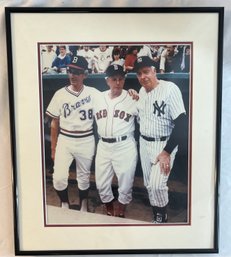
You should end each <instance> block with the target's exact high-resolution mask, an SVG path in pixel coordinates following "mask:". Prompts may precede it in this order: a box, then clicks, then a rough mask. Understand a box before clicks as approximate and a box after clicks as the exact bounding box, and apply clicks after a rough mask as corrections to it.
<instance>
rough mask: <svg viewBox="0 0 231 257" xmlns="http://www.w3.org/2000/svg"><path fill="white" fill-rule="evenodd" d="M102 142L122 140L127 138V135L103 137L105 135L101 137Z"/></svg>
mask: <svg viewBox="0 0 231 257" xmlns="http://www.w3.org/2000/svg"><path fill="white" fill-rule="evenodd" d="M101 139H102V141H103V142H107V143H116V142H120V141H124V140H126V139H127V136H122V137H115V138H105V137H101Z"/></svg>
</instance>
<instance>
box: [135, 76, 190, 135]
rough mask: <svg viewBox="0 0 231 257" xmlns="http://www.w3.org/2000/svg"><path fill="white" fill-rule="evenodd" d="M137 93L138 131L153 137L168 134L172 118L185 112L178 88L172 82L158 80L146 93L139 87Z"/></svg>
mask: <svg viewBox="0 0 231 257" xmlns="http://www.w3.org/2000/svg"><path fill="white" fill-rule="evenodd" d="M139 95H140V99H139V102H138V110H139V118H140V133H141V134H142V135H144V136H148V137H154V138H159V137H162V136H169V135H170V134H171V132H172V129H173V127H174V123H173V120H174V119H176V118H177V117H178V116H179V115H180V114H181V113H185V108H184V103H183V99H182V94H181V92H180V89H179V88H178V87H177V86H176V85H175V84H174V83H173V82H169V81H164V80H159V84H158V86H157V87H156V88H154V89H153V90H152V91H150V92H148V93H147V92H146V91H145V89H144V88H143V87H141V89H140V92H139Z"/></svg>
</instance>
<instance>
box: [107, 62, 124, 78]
mask: <svg viewBox="0 0 231 257" xmlns="http://www.w3.org/2000/svg"><path fill="white" fill-rule="evenodd" d="M105 73H106V75H107V77H111V76H115V75H122V76H125V74H126V73H125V72H124V69H123V67H122V66H121V65H118V64H112V65H109V66H108V67H107V69H106V71H105Z"/></svg>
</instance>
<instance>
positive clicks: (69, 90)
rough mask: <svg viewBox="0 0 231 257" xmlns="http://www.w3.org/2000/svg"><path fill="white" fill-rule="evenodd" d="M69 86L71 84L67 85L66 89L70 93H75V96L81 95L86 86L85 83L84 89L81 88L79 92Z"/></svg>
mask: <svg viewBox="0 0 231 257" xmlns="http://www.w3.org/2000/svg"><path fill="white" fill-rule="evenodd" d="M68 87H69V86H66V87H65V89H66V91H67V92H68V93H70V94H72V95H74V96H79V95H80V94H81V93H82V92H83V90H84V87H85V86H84V85H83V87H82V89H81V90H80V91H79V92H75V91H73V90H71V89H69V88H68Z"/></svg>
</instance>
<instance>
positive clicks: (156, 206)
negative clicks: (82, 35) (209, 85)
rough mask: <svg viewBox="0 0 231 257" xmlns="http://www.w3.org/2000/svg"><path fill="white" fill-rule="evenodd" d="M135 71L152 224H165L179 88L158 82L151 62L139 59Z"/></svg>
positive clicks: (179, 117)
mask: <svg viewBox="0 0 231 257" xmlns="http://www.w3.org/2000/svg"><path fill="white" fill-rule="evenodd" d="M134 69H135V71H136V74H137V78H138V80H139V83H140V84H141V86H142V87H141V89H140V92H139V96H140V99H139V102H138V110H139V119H140V157H141V165H142V170H143V176H144V185H145V187H146V188H147V191H148V195H149V200H150V204H151V206H152V208H153V215H154V223H166V222H167V204H168V186H167V182H168V177H169V174H170V171H171V168H172V166H173V162H174V158H175V155H176V153H177V150H178V143H179V140H180V136H181V131H182V130H183V129H184V125H185V121H186V114H185V107H184V103H183V99H182V95H181V92H180V90H179V88H178V87H177V86H176V85H175V84H174V83H172V82H169V81H163V80H158V79H157V77H156V70H155V68H154V62H153V60H152V59H150V58H149V57H148V56H141V57H139V58H138V59H137V60H136V62H135V64H134Z"/></svg>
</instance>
